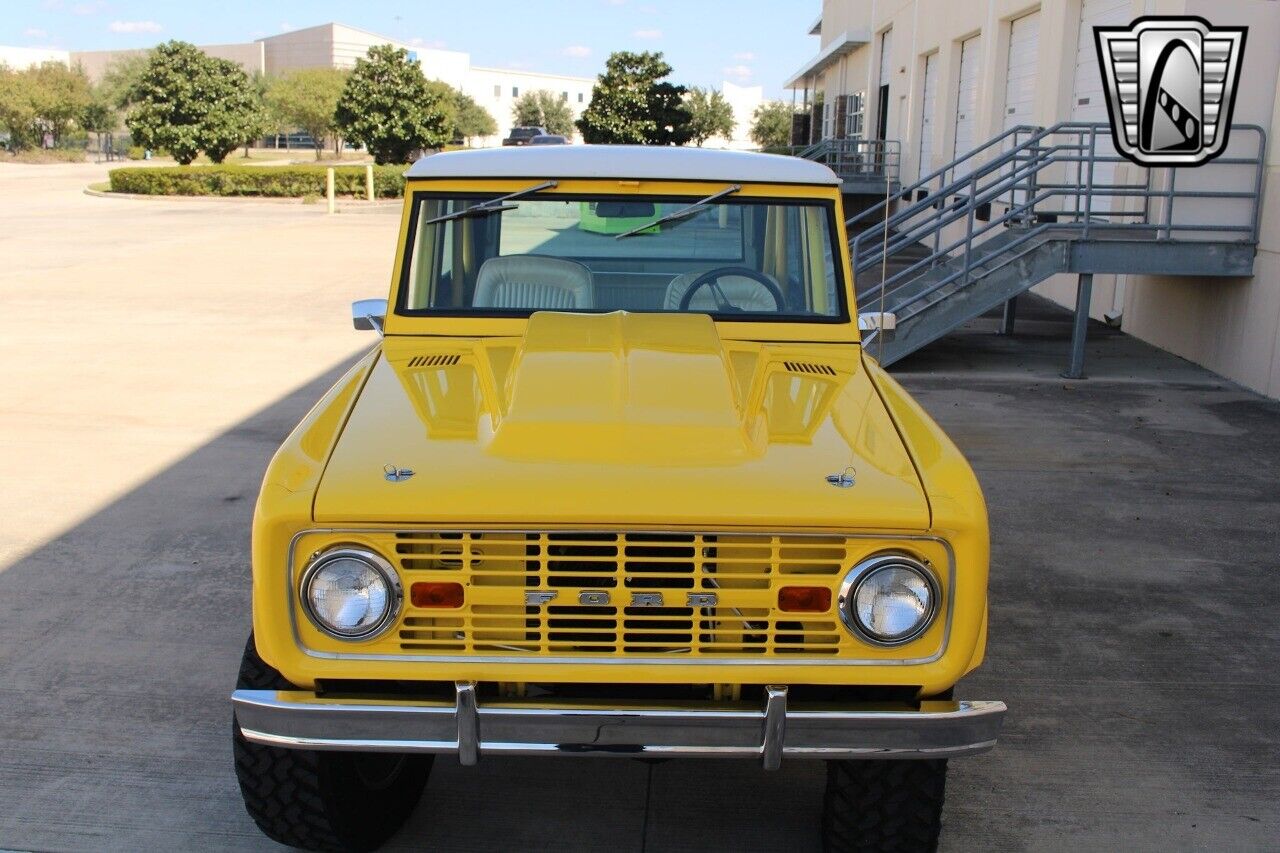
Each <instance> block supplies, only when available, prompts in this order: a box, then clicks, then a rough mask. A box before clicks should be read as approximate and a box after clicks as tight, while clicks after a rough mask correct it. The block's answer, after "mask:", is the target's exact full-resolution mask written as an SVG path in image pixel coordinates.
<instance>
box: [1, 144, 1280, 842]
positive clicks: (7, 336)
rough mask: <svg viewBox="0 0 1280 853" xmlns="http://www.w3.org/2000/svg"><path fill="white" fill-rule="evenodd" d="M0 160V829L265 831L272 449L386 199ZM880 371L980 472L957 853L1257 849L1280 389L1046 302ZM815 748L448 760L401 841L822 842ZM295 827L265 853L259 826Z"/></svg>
mask: <svg viewBox="0 0 1280 853" xmlns="http://www.w3.org/2000/svg"><path fill="white" fill-rule="evenodd" d="M101 171H102V169H101V168H100V167H93V166H84V167H78V166H77V167H70V166H47V167H17V166H10V165H4V166H0V304H3V306H4V307H5V309H6V313H7V314H8V315H9V316H8V317H7V318H6V320H7V322H6V324H5V331H4V333H3V334H0V364H2V365H3V367H4V373H5V386H6V387H5V392H4V393H3V395H0V484H2V485H3V488H0V603H2V605H3V609H2V610H0V612H2V613H3V614H4V618H3V619H0V847H2V848H13V849H53V850H95V851H96V850H137V849H144V848H157V849H166V850H179V849H184V850H185V849H219V850H224V849H225V850H268V849H273V848H274V845H272V844H271V843H270V842H267V841H266V840H265V839H263V838H262V837H261V836H260V835H259V834H258V833H257V830H256V829H255V828H254V826H253V825H252V824H251V822H250V821H249V819H248V817H247V816H246V815H245V813H244V810H243V808H242V806H241V804H240V799H239V794H238V792H237V790H236V785H235V779H234V776H233V773H232V768H231V757H230V739H229V732H228V728H229V723H230V707H229V704H228V701H227V695H228V692H229V690H230V689H231V686H232V682H233V680H234V675H235V670H236V666H237V662H238V659H239V654H240V650H241V647H242V645H243V643H244V637H245V635H246V633H247V631H248V626H249V582H248V581H249V570H248V530H249V520H250V516H251V513H252V508H253V501H254V498H255V495H256V490H257V485H258V481H259V478H260V477H261V473H262V470H263V468H264V466H265V464H266V462H267V460H268V459H269V458H270V455H271V453H272V452H273V451H274V449H275V447H276V445H277V444H278V442H279V441H280V440H281V439H282V438H283V437H284V435H285V434H286V433H287V432H288V431H289V429H290V428H291V427H292V426H293V424H294V423H296V421H297V420H298V419H299V418H300V417H301V415H302V414H303V413H304V412H305V411H306V409H307V408H308V407H309V406H310V405H311V404H312V403H313V402H314V401H315V399H316V398H317V397H319V396H320V394H321V393H322V392H323V390H324V389H325V388H326V387H327V385H328V383H329V382H330V381H331V380H332V379H333V378H334V377H335V376H336V375H337V373H338V372H339V371H340V370H341V368H342V367H343V366H344V365H345V364H347V363H349V362H350V360H351V359H352V358H353V357H354V356H355V354H356V353H357V352H359V351H360V349H362V348H363V347H364V346H367V345H368V343H369V342H368V340H367V339H366V338H363V337H361V336H359V335H358V334H357V333H355V332H352V331H350V328H349V324H348V322H347V320H346V319H345V317H346V314H345V312H346V304H347V303H348V302H349V301H350V300H351V299H354V298H358V297H361V296H369V295H378V294H380V293H382V292H384V291H385V289H386V281H387V275H388V273H389V268H390V257H391V250H392V246H393V238H394V229H395V217H393V216H386V215H367V216H358V215H351V214H343V215H339V216H336V217H326V216H325V215H324V214H323V213H322V212H321V211H320V210H319V209H318V208H315V207H305V206H300V205H298V206H295V205H255V204H252V203H226V202H223V203H218V202H199V201H192V202H180V201H158V202H129V201H123V200H107V199H97V198H89V197H86V196H84V195H82V194H80V192H79V190H80V188H81V187H82V186H83V185H84V184H86V183H88V182H89V181H91V180H98V179H100V177H99V176H100V175H101ZM1020 316H1021V317H1025V318H1026V319H1025V320H1023V321H1021V325H1020V332H1019V335H1018V336H1017V337H1016V338H1014V339H1004V338H997V337H995V336H992V335H991V334H989V329H988V328H986V327H983V326H982V325H981V324H978V326H977V327H975V328H974V329H973V330H971V331H969V332H967V333H962V334H959V335H956V336H954V337H953V338H951V339H948V340H947V341H945V342H943V343H942V344H941V345H939V346H936V347H934V348H932V349H930V350H929V351H927V352H926V353H922V354H919V355H917V356H916V357H913V358H912V359H909V360H908V361H906V362H904V363H902V364H901V365H900V366H899V367H898V368H896V369H895V372H896V373H897V374H898V375H899V377H900V378H901V379H902V380H903V381H904V382H905V384H907V385H908V387H910V388H911V389H912V390H913V391H914V392H915V393H916V394H917V395H918V398H919V399H920V400H921V401H922V402H923V403H924V404H925V406H926V407H927V408H928V409H929V410H930V411H931V412H932V413H933V414H934V415H935V417H937V418H938V420H939V421H941V422H942V423H943V424H944V426H946V427H947V429H948V430H949V431H950V432H951V434H952V436H953V437H954V438H955V439H956V441H957V443H959V444H960V446H961V447H962V448H963V449H964V450H965V452H966V453H967V454H968V455H969V458H970V460H971V461H972V462H973V464H974V467H975V469H976V470H977V471H978V475H979V477H980V479H981V480H982V483H983V486H984V488H985V490H986V493H987V498H988V502H989V505H990V512H991V521H992V528H993V555H994V564H993V581H992V590H991V624H990V647H989V652H988V657H987V661H986V664H985V665H984V667H983V669H982V670H981V671H980V672H979V673H978V674H976V675H975V676H973V677H971V678H969V679H967V680H966V681H965V682H964V683H963V684H962V685H961V686H960V688H959V690H958V694H959V695H962V696H965V697H970V698H998V699H1003V700H1005V701H1006V702H1007V703H1008V704H1009V706H1010V714H1009V718H1008V722H1007V724H1006V731H1005V735H1004V738H1003V741H1002V743H1001V745H1000V747H999V748H998V749H997V750H996V751H995V752H994V753H991V754H989V755H986V756H982V757H977V758H972V759H967V760H958V761H954V762H952V766H951V775H950V783H949V789H948V798H947V807H946V815H945V826H944V833H943V849H944V850H951V851H961V850H972V849H1002V850H1016V849H1032V850H1059V849H1072V850H1076V849H1126V850H1153V851H1154V850H1160V851H1165V850H1262V849H1267V848H1268V847H1271V848H1274V845H1275V840H1276V839H1277V838H1280V806H1278V805H1277V803H1280V776H1278V774H1277V769H1276V760H1275V758H1276V756H1277V754H1280V687H1278V684H1280V675H1278V674H1277V669H1276V667H1275V665H1274V661H1275V660H1276V659H1277V657H1278V656H1280V619H1277V616H1278V615H1280V614H1278V613H1277V605H1276V603H1275V602H1276V596H1275V595H1274V589H1275V569H1276V563H1277V555H1280V530H1278V525H1277V521H1278V520H1280V490H1278V489H1277V486H1276V483H1277V481H1280V404H1277V403H1274V402H1268V401H1265V400H1263V399H1261V398H1259V397H1258V396H1256V395H1253V394H1251V393H1248V392H1246V391H1243V390H1242V389H1240V388H1238V387H1236V386H1233V385H1231V384H1230V383H1227V382H1225V381H1223V380H1221V379H1219V378H1217V377H1215V376H1213V375H1211V374H1209V373H1206V372H1204V371H1201V370H1199V369H1197V368H1194V367H1192V366H1190V365H1187V364H1186V363H1185V362H1181V361H1179V360H1178V359H1175V358H1173V357H1171V356H1168V355H1166V354H1163V353H1160V352H1158V351H1155V350H1153V349H1151V348H1148V347H1145V346H1143V345H1141V344H1139V343H1137V342H1135V341H1133V340H1132V339H1130V338H1127V337H1125V336H1123V335H1118V334H1115V333H1112V332H1110V331H1105V330H1097V329H1095V338H1094V342H1093V344H1092V345H1091V348H1090V362H1089V365H1088V367H1089V371H1090V374H1091V377H1092V378H1090V379H1089V380H1087V381H1084V382H1065V381H1063V380H1060V379H1058V378H1057V371H1058V370H1059V369H1061V366H1062V365H1061V362H1062V361H1063V360H1064V359H1065V355H1066V344H1065V335H1066V325H1065V318H1064V315H1061V314H1058V313H1056V312H1050V311H1040V312H1037V311H1030V310H1026V309H1024V310H1022V311H1020ZM821 791H822V770H821V767H820V766H819V765H816V764H810V763H804V762H789V763H785V764H784V766H783V769H782V770H781V771H779V772H777V773H770V774H766V773H763V772H761V771H760V770H758V768H757V767H756V766H755V765H754V764H752V763H750V762H710V761H702V762H699V761H672V762H668V763H663V764H642V763H638V762H632V761H604V760H593V759H567V758H566V759H558V760H537V759H504V760H497V759H486V760H483V761H482V762H481V763H480V765H479V766H478V767H476V768H462V767H459V766H457V765H456V763H454V762H452V761H450V760H448V759H442V760H440V761H439V762H438V763H437V767H436V770H435V772H434V774H433V776H432V779H431V782H430V784H429V786H428V789H427V792H426V794H425V796H424V798H423V802H422V805H421V806H420V808H419V809H418V811H417V812H416V814H415V815H414V818H413V819H412V821H411V823H410V825H409V826H407V827H406V829H405V830H404V831H403V832H402V833H401V834H400V835H399V836H398V837H397V838H396V840H395V842H394V843H393V845H392V846H393V848H394V849H403V850H409V849H421V848H423V847H428V848H436V849H447V850H470V851H488V850H493V851H497V850H510V849H550V848H553V847H554V848H558V849H570V850H608V851H612V853H620V852H621V851H630V850H663V851H665V850H736V851H750V850H760V851H764V850H778V849H794V850H807V849H816V846H817V831H816V827H817V820H818V814H819V810H820V799H821ZM274 849H278V848H274Z"/></svg>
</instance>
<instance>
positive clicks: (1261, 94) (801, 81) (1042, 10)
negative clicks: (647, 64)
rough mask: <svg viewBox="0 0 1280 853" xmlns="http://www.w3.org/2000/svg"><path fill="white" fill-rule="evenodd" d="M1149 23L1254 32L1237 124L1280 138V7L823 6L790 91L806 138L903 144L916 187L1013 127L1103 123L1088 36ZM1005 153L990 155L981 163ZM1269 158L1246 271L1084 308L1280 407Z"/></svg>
mask: <svg viewBox="0 0 1280 853" xmlns="http://www.w3.org/2000/svg"><path fill="white" fill-rule="evenodd" d="M1157 14H1158V15H1193V16H1200V17H1202V18H1205V19H1207V20H1208V21H1209V22H1210V23H1211V24H1213V25H1219V26H1228V25H1232V26H1247V27H1248V28H1249V33H1248V37H1247V42H1246V48H1245V53H1244V60H1243V73H1242V75H1241V84H1240V87H1239V91H1238V92H1237V95H1236V106H1235V113H1234V119H1233V123H1235V124H1257V125H1260V126H1261V127H1262V128H1264V129H1266V130H1267V131H1268V133H1269V135H1270V137H1271V139H1272V140H1274V139H1275V138H1276V135H1277V134H1280V100H1277V91H1278V90H1280V79H1278V73H1280V48H1277V44H1280V3H1276V2H1271V0H1039V2H1036V0H974V2H968V0H965V2H958V0H826V2H823V4H822V9H821V15H820V16H819V17H818V19H817V20H816V21H815V22H814V24H813V26H812V28H811V30H810V34H812V35H815V36H818V37H819V40H820V41H819V45H818V48H817V51H816V52H815V54H814V56H813V58H812V59H811V60H810V61H809V62H807V63H806V64H805V65H804V66H803V67H802V68H800V69H798V70H797V72H796V73H795V74H794V75H793V76H792V78H791V79H790V80H788V81H787V87H788V88H791V89H793V90H795V92H796V98H797V101H801V102H803V103H804V104H805V105H806V106H807V107H809V108H810V109H811V115H812V119H811V121H812V126H811V135H812V138H813V139H820V138H833V137H851V138H864V139H887V140H893V141H896V142H898V143H899V144H900V146H901V165H900V174H901V180H902V181H903V183H904V184H909V183H910V182H912V181H915V180H916V179H917V178H918V177H921V176H925V175H927V174H928V173H929V172H931V171H933V170H935V169H938V168H940V167H942V166H944V165H945V164H947V163H948V162H950V161H952V160H953V159H954V158H955V157H957V156H958V155H963V154H964V153H965V152H967V151H970V150H972V149H975V148H977V147H979V146H981V145H983V144H984V143H986V142H987V141H988V140H991V139H993V138H994V137H996V136H997V135H999V134H1000V133H1001V132H1002V131H1004V130H1005V129H1006V128H1011V127H1014V126H1016V125H1040V126H1046V127H1047V126H1050V125H1053V124H1055V123H1057V122H1062V121H1079V122H1105V121H1107V108H1106V101H1105V98H1104V93H1103V86H1102V80H1101V74H1100V72H1099V67H1098V60H1097V53H1096V49H1095V45H1094V39H1093V28H1094V27H1095V26H1101V25H1127V24H1129V22H1130V21H1132V20H1133V19H1134V18H1137V17H1139V16H1141V15H1157ZM819 101H820V105H819V104H818V103H817V102H819ZM1239 136H1240V139H1239V140H1238V141H1237V139H1236V137H1235V136H1233V138H1232V146H1233V148H1232V149H1229V151H1228V154H1229V155H1230V154H1234V153H1238V152H1239V151H1242V150H1243V146H1244V145H1245V144H1246V141H1245V136H1246V135H1245V134H1239ZM999 151H1000V146H999V145H995V146H993V147H992V149H991V151H990V154H991V155H992V156H995V155H996V154H998V153H999ZM1274 151H1275V146H1274V143H1273V144H1272V146H1271V151H1269V152H1268V153H1267V161H1266V166H1265V171H1264V173H1263V200H1264V205H1263V210H1262V217H1261V227H1260V229H1259V241H1258V247H1257V254H1256V256H1255V258H1254V263H1253V273H1254V274H1253V275H1252V276H1251V277H1232V278H1226V277H1220V278H1205V277H1199V278H1198V277H1195V276H1188V275H1181V276H1176V277H1174V276H1153V275H1137V274H1123V275H1101V274H1100V275H1097V276H1096V280H1095V281H1094V286H1093V299H1092V302H1091V310H1090V313H1091V315H1092V316H1094V317H1095V318H1098V319H1101V318H1102V317H1103V316H1104V315H1105V316H1106V317H1108V318H1111V319H1112V320H1113V321H1114V322H1119V323H1121V324H1122V327H1123V329H1124V330H1125V331H1126V332H1128V333H1131V334H1133V335H1135V336H1137V337H1139V338H1142V339H1144V340H1147V341H1149V342H1151V343H1153V344H1156V345H1158V346H1160V347H1163V348H1165V349H1168V350H1170V351H1172V352H1175V353H1177V354H1179V355H1182V356H1184V357H1186V358H1188V359H1190V360H1193V361H1195V362H1198V363H1200V364H1203V365H1205V366H1207V367H1208V368H1210V369H1212V370H1214V371H1216V372H1218V373H1221V374H1222V375H1224V376H1227V377H1229V378H1231V379H1234V380H1236V381H1238V382H1240V383H1241V384H1243V385H1246V386H1248V387H1250V388H1253V389H1256V390H1259V391H1261V392H1263V393H1265V394H1268V395H1270V396H1272V397H1280V344H1278V343H1277V342H1278V341H1280V182H1277V181H1276V176H1277V175H1278V174H1280V156H1278V155H1277V154H1275V153H1273V152H1274ZM1107 153H1113V152H1112V151H1109V152H1107ZM984 156H985V155H984ZM1224 159H1225V158H1224ZM1097 168H1098V176H1097V178H1096V180H1097V181H1098V182H1102V181H1114V182H1115V183H1117V184H1120V183H1127V182H1136V183H1145V182H1147V181H1148V180H1149V181H1150V182H1151V183H1150V185H1151V186H1153V187H1156V188H1160V187H1166V188H1167V187H1168V186H1169V185H1170V184H1169V182H1170V181H1171V180H1173V176H1171V175H1170V172H1171V171H1172V170H1169V169H1156V170H1152V174H1151V175H1150V176H1148V175H1147V170H1146V169H1143V168H1141V167H1138V166H1136V165H1131V164H1129V163H1122V164H1118V165H1117V164H1115V163H1110V164H1102V163H1100V164H1099V165H1098V167H1097ZM1178 172H1179V174H1178V175H1177V176H1176V180H1177V182H1178V186H1180V187H1184V188H1185V187H1191V186H1195V185H1196V184H1197V182H1203V181H1204V180H1205V179H1206V178H1207V176H1209V175H1211V174H1212V175H1219V174H1225V173H1224V172H1222V171H1221V169H1219V170H1218V171H1216V172H1212V173H1211V172H1209V171H1208V167H1206V168H1205V169H1202V170H1201V171H1200V172H1197V170H1196V169H1181V170H1178ZM1250 180H1251V179H1250ZM1188 207H1190V205H1188ZM1198 207H1199V210H1200V215H1201V217H1202V218H1205V219H1208V220H1212V219H1213V218H1214V217H1215V216H1217V215H1218V208H1219V207H1220V208H1221V213H1220V216H1221V219H1222V220H1223V221H1235V220H1236V219H1238V218H1239V217H1240V216H1241V215H1242V213H1243V211H1242V209H1241V208H1240V207H1239V206H1236V207H1231V206H1229V205H1228V204H1227V203H1226V202H1225V201H1222V200H1213V201H1206V202H1204V204H1202V205H1198ZM1175 221H1176V218H1175ZM1037 292H1040V293H1043V294H1044V295H1046V296H1048V297H1050V298H1052V299H1054V300H1055V301H1057V302H1059V303H1061V304H1064V305H1071V304H1072V303H1073V301H1074V299H1075V296H1076V281H1075V277H1074V276H1065V275H1058V276H1055V277H1054V278H1052V279H1050V280H1048V281H1046V282H1045V283H1043V284H1041V285H1039V286H1038V288H1037Z"/></svg>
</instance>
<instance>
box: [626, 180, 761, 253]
mask: <svg viewBox="0 0 1280 853" xmlns="http://www.w3.org/2000/svg"><path fill="white" fill-rule="evenodd" d="M740 189H742V185H741V184H734V185H733V186H729V187H725V188H724V189H722V190H720V192H718V193H712V194H711V195H709V196H707V197H706V198H704V199H700V200H699V201H695V202H694V203H693V204H691V205H689V206H688V207H682V208H680V209H679V210H673V211H672V212H671V213H668V214H667V215H666V216H660V217H658V218H657V219H655V220H653V221H652V222H648V223H645V224H644V225H641V226H640V227H639V228H632V229H631V230H630V231H624V232H622V233H621V234H619V235H618V236H617V237H614V238H613V239H615V240H621V239H622V238H623V237H630V236H631V235H633V234H639V233H640V232H641V231H648V230H649V229H650V228H658V227H661V226H663V225H665V224H666V223H668V222H674V221H676V220H677V219H686V218H688V217H690V216H693V215H694V214H695V213H701V212H702V211H704V210H706V209H707V205H709V204H710V203H711V202H713V201H716V200H717V199H722V198H724V197H725V196H727V195H733V194H734V193H736V192H737V191H738V190H740Z"/></svg>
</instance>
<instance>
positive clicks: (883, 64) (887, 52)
mask: <svg viewBox="0 0 1280 853" xmlns="http://www.w3.org/2000/svg"><path fill="white" fill-rule="evenodd" d="M892 79H893V30H885V32H884V35H882V36H880V88H879V91H878V95H879V97H878V99H877V102H876V139H885V138H887V137H888V134H889V81H890V80H892Z"/></svg>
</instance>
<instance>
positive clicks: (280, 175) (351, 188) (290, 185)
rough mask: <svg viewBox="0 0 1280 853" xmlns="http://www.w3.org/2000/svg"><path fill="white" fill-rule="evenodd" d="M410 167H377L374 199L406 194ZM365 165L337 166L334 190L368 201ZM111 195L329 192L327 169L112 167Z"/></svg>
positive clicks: (294, 195) (300, 194)
mask: <svg viewBox="0 0 1280 853" xmlns="http://www.w3.org/2000/svg"><path fill="white" fill-rule="evenodd" d="M406 168H408V167H407V166H374V167H373V194H374V196H375V197H376V198H400V197H401V196H403V195H404V171H405V169H406ZM364 169H365V167H364V166H337V167H335V168H334V192H335V193H336V194H338V195H341V196H355V197H357V198H363V197H364ZM110 179H111V191H112V192H117V193H134V194H137V195H220V196H272V197H276V198H302V197H304V196H308V195H314V196H323V195H324V194H325V167H324V166H240V165H227V164H223V165H219V166H169V167H157V168H145V167H143V168H138V167H126V168H123V169H112V170H111V173H110Z"/></svg>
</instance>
